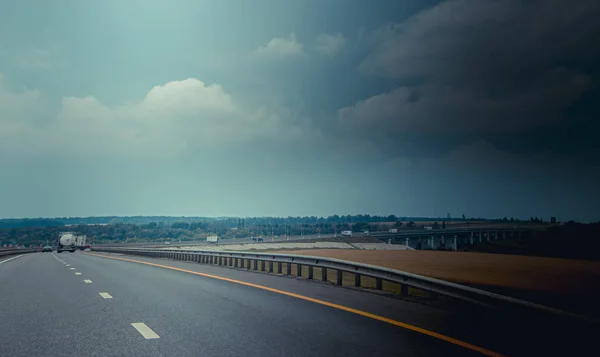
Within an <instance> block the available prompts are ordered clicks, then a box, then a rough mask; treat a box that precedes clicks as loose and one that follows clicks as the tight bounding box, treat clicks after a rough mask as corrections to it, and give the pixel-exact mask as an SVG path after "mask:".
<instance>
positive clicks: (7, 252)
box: [0, 248, 42, 257]
mask: <svg viewBox="0 0 600 357" xmlns="http://www.w3.org/2000/svg"><path fill="white" fill-rule="evenodd" d="M41 251H42V250H41V249H40V248H8V249H0V257H3V256H7V255H17V254H25V253H35V252H41Z"/></svg>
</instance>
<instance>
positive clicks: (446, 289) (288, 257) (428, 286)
mask: <svg viewBox="0 0 600 357" xmlns="http://www.w3.org/2000/svg"><path fill="white" fill-rule="evenodd" d="M93 250H94V251H99V252H107V253H120V254H130V255H139V256H145V257H153V258H166V259H174V260H182V261H190V262H195V263H200V264H209V265H218V266H225V267H231V268H238V269H246V270H254V271H262V272H267V271H268V272H269V273H276V274H282V275H287V276H292V275H293V274H292V267H293V266H295V269H296V275H295V276H297V277H304V276H303V275H304V274H303V269H302V268H303V267H304V266H306V267H307V268H308V276H306V278H308V279H314V278H315V277H314V274H313V268H315V267H316V268H320V269H321V274H320V275H321V276H320V278H321V280H322V281H324V282H326V281H328V279H327V277H328V275H327V272H328V271H329V270H330V269H331V270H334V271H336V273H337V274H336V281H335V283H336V284H337V285H340V286H342V285H343V274H344V273H347V274H348V273H349V274H353V275H354V286H356V287H360V286H361V277H363V276H366V277H371V278H374V279H375V286H376V289H378V290H382V285H383V281H388V282H392V283H396V284H400V287H401V289H400V292H401V295H403V296H407V295H408V287H412V288H415V289H419V290H424V291H428V292H430V293H433V294H434V295H435V294H439V295H442V296H447V297H452V298H455V299H458V300H461V301H466V302H469V303H473V304H478V305H482V306H485V307H488V308H495V309H511V310H513V311H514V310H515V309H519V310H523V312H542V313H545V314H552V315H556V316H562V317H566V318H571V319H576V320H582V321H587V322H593V323H596V321H594V320H592V319H589V318H587V317H584V316H580V315H576V314H573V313H570V312H566V311H563V310H559V309H555V308H552V307H548V306H544V305H540V304H536V303H532V302H529V301H524V300H520V299H516V298H512V297H508V296H504V295H500V294H496V293H492V292H488V291H485V290H481V289H476V288H472V287H468V286H464V285H460V284H456V283H451V282H448V281H444V280H439V279H434V278H429V277H426V276H422V275H417V274H413V273H408V272H404V271H401V270H396V269H390V268H385V267H379V266H374V265H369V264H362V263H357V262H351V261H346V260H340V259H334V258H325V257H315V256H304V255H293V254H271V253H253V252H237V251H207V250H180V249H178V250H173V249H147V248H108V247H103V248H97V247H94V248H93ZM259 263H260V264H259ZM284 264H285V271H284V269H283V265H284Z"/></svg>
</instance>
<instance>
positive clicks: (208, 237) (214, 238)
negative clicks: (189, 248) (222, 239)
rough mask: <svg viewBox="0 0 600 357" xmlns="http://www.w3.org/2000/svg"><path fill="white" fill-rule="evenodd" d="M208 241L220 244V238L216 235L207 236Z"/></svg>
mask: <svg viewBox="0 0 600 357" xmlns="http://www.w3.org/2000/svg"><path fill="white" fill-rule="evenodd" d="M206 241H207V242H209V243H218V242H219V236H216V235H212V236H207V237H206Z"/></svg>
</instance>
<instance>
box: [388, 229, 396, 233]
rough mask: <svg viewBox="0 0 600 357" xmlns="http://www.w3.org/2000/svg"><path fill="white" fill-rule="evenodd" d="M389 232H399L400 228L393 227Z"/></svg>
mask: <svg viewBox="0 0 600 357" xmlns="http://www.w3.org/2000/svg"><path fill="white" fill-rule="evenodd" d="M389 233H398V228H392V229H390V230H389Z"/></svg>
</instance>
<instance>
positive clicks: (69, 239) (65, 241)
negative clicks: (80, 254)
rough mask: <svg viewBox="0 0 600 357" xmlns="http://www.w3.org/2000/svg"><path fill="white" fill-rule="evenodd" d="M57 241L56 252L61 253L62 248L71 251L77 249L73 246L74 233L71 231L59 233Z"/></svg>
mask: <svg viewBox="0 0 600 357" xmlns="http://www.w3.org/2000/svg"><path fill="white" fill-rule="evenodd" d="M57 243H58V244H57V248H56V252H57V253H61V252H62V251H63V250H68V251H69V252H71V253H75V250H76V249H77V247H76V246H75V243H76V239H75V235H74V234H73V233H71V232H63V233H61V234H60V235H59V237H58V242H57Z"/></svg>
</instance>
